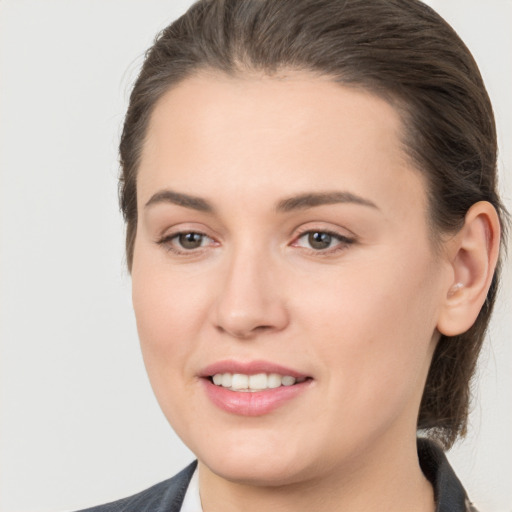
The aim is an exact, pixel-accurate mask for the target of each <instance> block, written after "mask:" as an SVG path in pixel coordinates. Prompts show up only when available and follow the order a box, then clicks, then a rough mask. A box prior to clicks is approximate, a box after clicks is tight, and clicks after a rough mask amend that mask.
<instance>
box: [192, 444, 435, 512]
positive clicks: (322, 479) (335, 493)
mask: <svg viewBox="0 0 512 512" xmlns="http://www.w3.org/2000/svg"><path fill="white" fill-rule="evenodd" d="M389 446H391V447H392V449H390V448H389ZM357 461H358V462H357V464H351V463H346V464H345V465H343V467H334V468H329V469H328V470H327V471H325V472H324V473H322V474H321V475H319V476H316V477H315V478H311V479H300V481H297V482H294V483H288V484H286V485H279V486H265V485H251V484H248V483H239V482H234V481H230V480H227V479H225V478H223V477H221V476H219V475H216V474H215V473H213V472H212V471H211V470H210V469H209V468H208V467H206V466H205V465H204V464H202V463H201V462H200V463H199V485H200V493H201V502H202V505H203V511H204V512H220V511H222V512H239V511H240V510H243V511H244V512H261V510H272V511H275V512H306V511H307V512H309V511H311V510H315V511H316V512H334V511H336V512H338V511H339V510H343V511H344V512H363V511H364V512H385V511H390V512H391V511H399V510H408V511H411V512H434V509H435V505H434V495H433V489H432V486H431V484H430V483H429V482H428V480H427V479H426V478H425V476H424V475H423V473H422V471H421V468H420V466H419V462H418V456H417V450H416V439H415V438H412V439H409V440H408V441H407V442H403V443H401V445H400V447H399V448H398V449H397V447H396V444H392V443H390V444H389V445H386V444H385V445H384V446H382V445H381V446H380V447H379V448H375V449H372V450H368V452H367V453H365V454H363V455H361V454H358V456H357ZM312 471H313V470H312Z"/></svg>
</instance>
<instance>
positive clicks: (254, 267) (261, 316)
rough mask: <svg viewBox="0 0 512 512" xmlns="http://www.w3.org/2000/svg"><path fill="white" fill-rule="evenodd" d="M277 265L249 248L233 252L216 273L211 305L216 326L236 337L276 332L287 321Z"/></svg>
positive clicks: (286, 323)
mask: <svg viewBox="0 0 512 512" xmlns="http://www.w3.org/2000/svg"><path fill="white" fill-rule="evenodd" d="M276 267H277V265H276V264H273V263H272V261H271V258H269V257H265V256H264V255H262V254H261V253H259V254H256V253H255V252H254V250H251V249H250V248H249V249H248V250H246V251H239V252H238V253H236V254H233V255H232V256H231V258H230V261H229V264H227V265H226V269H225V271H224V272H222V273H221V275H219V280H220V286H219V289H220V293H219V295H218V296H217V300H216V303H215V306H214V308H213V309H214V323H215V325H216V328H217V329H218V330H219V331H221V332H224V333H226V334H229V335H231V336H233V337H235V338H239V339H251V338H254V337H256V336H257V335H259V334H262V333H270V332H278V331H281V330H282V329H284V328H285V327H286V326H287V325H288V323H289V316H288V311H287V308H286V301H285V297H284V291H283V289H282V288H281V289H280V284H279V279H278V274H279V270H278V269H277V268H276Z"/></svg>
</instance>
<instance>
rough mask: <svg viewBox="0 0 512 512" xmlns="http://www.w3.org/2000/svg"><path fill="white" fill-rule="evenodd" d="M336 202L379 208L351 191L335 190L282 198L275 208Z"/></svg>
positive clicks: (299, 208) (291, 207) (282, 209)
mask: <svg viewBox="0 0 512 512" xmlns="http://www.w3.org/2000/svg"><path fill="white" fill-rule="evenodd" d="M337 203H352V204H359V205H362V206H368V207H370V208H375V209H376V210H378V209H379V207H378V206H377V205H376V204H375V203H374V202H372V201H370V200H369V199H365V198H364V197H360V196H358V195H355V194H352V193H351V192H338V191H335V192H314V193H306V194H299V195H297V196H293V197H290V198H288V199H283V200H282V201H279V202H278V203H277V207H276V210H277V211H278V212H290V211H293V210H305V209H307V208H313V207H315V206H322V205H325V204H337Z"/></svg>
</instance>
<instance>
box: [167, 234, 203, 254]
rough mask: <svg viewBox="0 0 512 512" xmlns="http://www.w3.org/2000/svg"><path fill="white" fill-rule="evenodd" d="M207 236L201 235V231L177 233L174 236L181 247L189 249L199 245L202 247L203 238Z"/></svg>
mask: <svg viewBox="0 0 512 512" xmlns="http://www.w3.org/2000/svg"><path fill="white" fill-rule="evenodd" d="M207 238H208V237H206V236H205V235H203V234H202V233H194V232H190V233H179V234H178V235H176V236H175V237H174V239H176V241H177V242H178V243H179V245H180V246H181V247H182V248H183V249H187V250H191V249H198V248H199V247H202V246H203V245H204V242H205V240H206V239H207Z"/></svg>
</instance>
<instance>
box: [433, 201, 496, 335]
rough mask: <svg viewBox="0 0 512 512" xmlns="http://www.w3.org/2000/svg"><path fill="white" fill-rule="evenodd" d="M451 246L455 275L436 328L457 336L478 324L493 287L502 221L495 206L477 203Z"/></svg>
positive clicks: (451, 241)
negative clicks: (477, 319)
mask: <svg viewBox="0 0 512 512" xmlns="http://www.w3.org/2000/svg"><path fill="white" fill-rule="evenodd" d="M448 246H449V247H448V252H449V259H450V264H451V267H452V272H453V274H452V279H451V282H450V283H448V285H447V289H446V290H445V298H444V302H443V303H442V305H441V311H440V315H439V318H438V323H437V329H438V331H439V332H440V333H441V334H444V335H446V336H456V335H458V334H462V333H464V332H466V331H467V330H468V329H469V328H470V327H471V326H472V325H473V324H474V323H475V320H476V318H477V316H478V314H479V312H480V310H481V309H482V306H483V304H484V302H485V299H486V297H487V292H488V290H489V287H490V286H491V281H492V278H493V275H494V270H495V268H496V262H497V260H498V254H499V247H500V222H499V218H498V214H497V213H496V210H495V208H494V206H492V205H491V204H490V203H488V202H487V201H480V202H478V203H475V204H474V205H473V206H472V207H471V208H470V209H469V210H468V213H467V214H466V217H465V221H464V226H463V227H462V229H461V230H460V231H459V232H458V233H457V235H455V237H454V238H453V239H452V240H450V241H449V242H448Z"/></svg>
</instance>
